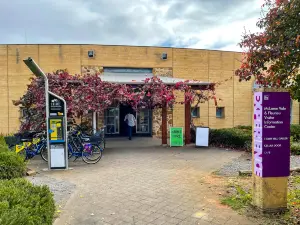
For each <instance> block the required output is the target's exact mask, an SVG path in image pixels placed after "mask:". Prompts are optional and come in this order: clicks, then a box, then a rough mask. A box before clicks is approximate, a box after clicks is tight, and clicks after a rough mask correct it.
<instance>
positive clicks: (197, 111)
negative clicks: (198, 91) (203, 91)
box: [191, 107, 200, 118]
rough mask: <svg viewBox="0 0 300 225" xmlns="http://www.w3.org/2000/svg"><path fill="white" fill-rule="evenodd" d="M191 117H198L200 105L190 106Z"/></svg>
mask: <svg viewBox="0 0 300 225" xmlns="http://www.w3.org/2000/svg"><path fill="white" fill-rule="evenodd" d="M191 114H192V118H199V117H200V107H196V108H195V107H192V108H191Z"/></svg>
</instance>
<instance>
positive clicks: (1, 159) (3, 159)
mask: <svg viewBox="0 0 300 225" xmlns="http://www.w3.org/2000/svg"><path fill="white" fill-rule="evenodd" d="M5 148H7V147H3V146H2V147H1V146H0V179H12V178H18V177H22V176H23V175H24V174H25V170H26V163H25V162H24V158H23V157H22V156H20V155H18V154H17V153H15V152H12V151H7V150H3V149H5ZM1 149H2V150H1ZM0 224H1V223H0Z"/></svg>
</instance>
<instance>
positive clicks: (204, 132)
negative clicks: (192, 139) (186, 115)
mask: <svg viewBox="0 0 300 225" xmlns="http://www.w3.org/2000/svg"><path fill="white" fill-rule="evenodd" d="M208 139H209V128H208V127H197V128H196V146H204V147H208Z"/></svg>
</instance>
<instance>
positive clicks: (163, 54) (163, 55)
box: [161, 52, 168, 60]
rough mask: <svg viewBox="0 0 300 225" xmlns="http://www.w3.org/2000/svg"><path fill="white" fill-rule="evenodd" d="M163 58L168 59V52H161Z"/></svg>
mask: <svg viewBox="0 0 300 225" xmlns="http://www.w3.org/2000/svg"><path fill="white" fill-rule="evenodd" d="M161 59H162V60H167V59H168V54H167V53H165V52H164V53H162V54H161Z"/></svg>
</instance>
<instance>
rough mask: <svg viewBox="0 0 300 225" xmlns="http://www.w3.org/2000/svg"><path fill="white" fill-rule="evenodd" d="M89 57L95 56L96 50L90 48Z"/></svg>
mask: <svg viewBox="0 0 300 225" xmlns="http://www.w3.org/2000/svg"><path fill="white" fill-rule="evenodd" d="M88 57H89V58H94V57H95V51H94V50H89V51H88Z"/></svg>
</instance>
